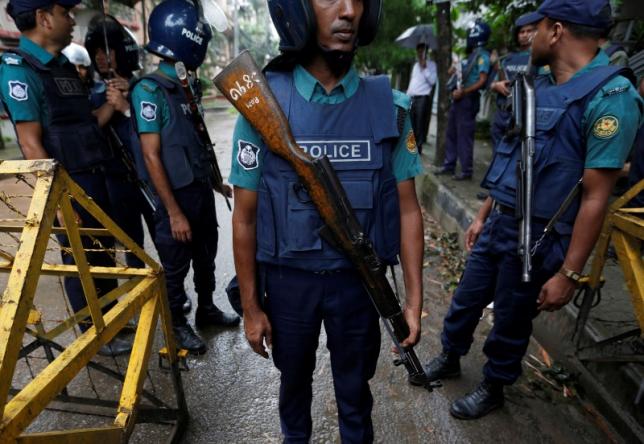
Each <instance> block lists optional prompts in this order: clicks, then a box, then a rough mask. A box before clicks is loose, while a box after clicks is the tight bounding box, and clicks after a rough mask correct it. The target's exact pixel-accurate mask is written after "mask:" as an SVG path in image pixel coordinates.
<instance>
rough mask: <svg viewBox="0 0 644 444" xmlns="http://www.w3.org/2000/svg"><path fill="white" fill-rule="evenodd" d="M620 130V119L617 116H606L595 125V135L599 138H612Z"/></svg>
mask: <svg viewBox="0 0 644 444" xmlns="http://www.w3.org/2000/svg"><path fill="white" fill-rule="evenodd" d="M618 131H619V120H618V119H617V117H615V116H604V117H600V118H599V119H597V121H596V122H595V124H594V125H593V136H595V137H597V138H598V139H610V138H611V137H613V136H614V135H615V134H617V132H618Z"/></svg>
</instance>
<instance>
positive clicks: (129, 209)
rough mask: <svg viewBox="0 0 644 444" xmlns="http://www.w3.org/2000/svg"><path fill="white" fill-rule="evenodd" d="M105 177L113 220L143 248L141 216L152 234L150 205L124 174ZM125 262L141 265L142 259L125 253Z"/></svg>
mask: <svg viewBox="0 0 644 444" xmlns="http://www.w3.org/2000/svg"><path fill="white" fill-rule="evenodd" d="M106 179H107V192H108V194H109V199H110V206H111V208H112V213H111V216H112V218H113V219H114V222H116V224H117V225H118V226H119V227H121V229H122V230H123V231H125V233H126V234H127V235H128V236H129V237H130V238H132V240H133V241H134V242H136V243H137V244H138V245H139V246H140V247H141V248H143V222H142V221H141V216H143V218H144V220H145V222H146V224H147V226H148V231H149V232H150V233H151V234H152V235H154V220H153V215H152V209H151V208H150V205H149V204H148V203H147V202H146V201H145V199H144V198H143V195H142V194H141V190H139V188H138V186H137V185H136V184H135V183H133V182H131V181H130V180H128V178H127V176H126V175H124V174H110V173H108V174H107V175H106ZM125 262H126V263H127V265H128V266H130V267H136V268H141V267H143V261H142V260H141V259H139V258H138V257H136V256H135V255H134V254H132V253H127V254H126V255H125Z"/></svg>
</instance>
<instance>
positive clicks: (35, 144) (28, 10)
mask: <svg viewBox="0 0 644 444" xmlns="http://www.w3.org/2000/svg"><path fill="white" fill-rule="evenodd" d="M76 4H78V1H77V0H57V1H51V0H11V1H10V2H9V4H8V5H7V12H8V14H9V15H10V16H11V17H12V19H13V20H14V22H15V23H16V27H17V28H18V30H20V32H21V34H22V35H21V36H20V42H19V46H18V49H15V50H11V51H7V52H5V53H4V54H3V56H2V63H1V64H0V85H2V87H1V89H0V97H1V98H2V101H3V103H4V105H5V107H6V109H7V111H8V113H9V116H10V118H11V121H12V123H13V125H14V128H15V130H16V135H17V137H18V142H19V144H20V148H21V150H22V153H23V156H24V157H25V158H26V159H46V158H54V159H56V160H57V161H59V162H60V163H61V164H62V165H63V166H64V167H65V169H66V170H67V171H68V172H69V174H70V175H71V177H72V179H73V180H74V181H75V182H76V183H77V184H78V185H80V187H81V188H82V189H83V190H84V191H85V192H86V193H87V194H88V195H89V196H90V197H92V199H93V200H94V201H95V202H96V203H97V204H98V205H99V206H100V207H101V208H103V209H104V210H106V211H108V212H109V201H108V198H107V191H106V188H105V177H104V174H103V164H104V162H105V160H106V159H107V158H108V157H109V150H108V149H107V145H106V143H105V140H104V139H103V137H102V134H101V131H100V129H99V127H98V124H97V117H98V118H99V119H101V118H105V116H106V115H109V114H111V113H112V112H113V111H114V108H113V105H112V104H111V103H106V104H105V105H104V106H103V107H101V109H99V110H97V112H96V115H97V117H95V116H94V115H93V114H92V109H91V107H90V103H89V100H88V90H87V88H86V86H85V84H84V83H83V82H82V81H81V79H80V78H79V77H78V73H77V72H76V69H75V67H74V65H72V64H71V63H70V62H69V61H68V59H67V58H66V57H65V56H64V55H62V54H61V51H62V49H63V48H65V47H66V46H67V45H68V44H69V43H70V41H71V38H72V30H73V27H74V24H75V23H74V19H73V17H72V13H71V8H72V7H74V6H75V5H76ZM58 79H65V82H60V81H58ZM74 210H75V211H76V213H77V216H78V218H79V221H80V223H81V224H82V225H83V226H84V227H90V228H91V227H98V226H100V225H99V224H98V222H97V221H96V220H94V218H93V217H91V216H90V214H89V213H88V212H86V211H85V210H84V209H83V208H82V207H80V206H79V205H76V204H74ZM59 221H61V223H62V219H61V218H60V217H59ZM59 240H60V242H61V243H62V244H63V245H67V239H66V237H65V236H59ZM83 241H84V243H85V244H86V246H87V247H90V246H91V242H89V240H88V239H83ZM101 242H102V243H103V245H104V246H105V247H107V248H111V247H113V243H112V242H110V240H109V239H102V240H101ZM62 256H63V262H64V263H66V264H73V257H72V255H71V254H69V253H63V254H62ZM88 259H89V261H90V263H92V264H93V265H104V266H113V265H114V261H113V260H112V258H111V257H110V255H109V254H107V253H96V252H95V253H88ZM95 285H96V289H97V293H98V295H99V296H101V295H104V294H106V293H107V292H109V291H110V290H112V289H113V288H115V287H116V281H115V280H114V279H97V280H95ZM65 291H66V293H67V297H68V299H69V301H70V304H71V306H72V308H73V310H74V311H78V310H81V309H82V308H84V307H85V305H86V301H85V297H84V293H83V289H82V286H81V284H80V280H79V279H78V278H70V277H68V278H65ZM87 328H88V324H87V323H81V329H82V330H85V329H87ZM130 349H131V344H129V343H127V342H125V341H122V340H120V339H118V338H116V339H114V340H113V341H112V342H111V343H110V344H109V345H108V346H107V347H104V348H103V349H101V353H104V354H113V355H117V354H122V353H126V352H128V351H129V350H130Z"/></svg>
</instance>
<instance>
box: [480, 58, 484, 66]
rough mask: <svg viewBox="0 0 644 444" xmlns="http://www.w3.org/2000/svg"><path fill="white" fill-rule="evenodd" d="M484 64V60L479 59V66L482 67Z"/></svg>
mask: <svg viewBox="0 0 644 444" xmlns="http://www.w3.org/2000/svg"><path fill="white" fill-rule="evenodd" d="M484 63H485V59H484V58H483V57H479V65H483V64H484Z"/></svg>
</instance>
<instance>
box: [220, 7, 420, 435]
mask: <svg viewBox="0 0 644 444" xmlns="http://www.w3.org/2000/svg"><path fill="white" fill-rule="evenodd" d="M381 6H382V2H381V1H380V0H368V1H367V0H364V1H362V0H338V1H334V2H328V1H326V0H299V1H296V2H293V1H290V0H289V1H287V0H277V1H271V2H269V8H270V12H271V16H272V18H273V22H274V24H275V27H276V28H277V30H278V33H279V35H280V39H281V43H280V48H281V52H282V55H281V56H279V57H278V58H277V59H275V60H274V61H273V62H271V63H270V64H269V66H268V67H267V78H268V81H269V83H270V86H271V88H272V90H273V91H274V92H275V94H276V97H277V99H278V101H279V103H280V105H281V108H282V110H283V111H284V113H285V114H286V116H287V117H288V120H289V123H290V126H291V128H292V130H293V133H294V136H295V138H296V140H297V141H298V144H299V145H300V146H301V147H302V149H303V150H305V151H306V152H308V153H309V154H311V155H312V156H322V155H325V154H326V155H327V156H328V157H329V159H330V160H331V162H332V164H333V166H334V168H335V170H336V172H337V173H338V176H339V178H340V181H341V182H342V184H343V185H344V189H345V190H346V193H347V195H348V198H349V200H350V201H351V204H352V206H353V208H354V209H355V211H356V213H357V216H358V219H359V220H360V222H361V223H362V225H363V227H364V229H365V232H366V233H368V234H369V236H370V238H371V240H372V241H373V243H374V245H375V247H376V250H377V252H378V254H379V256H380V257H381V258H382V259H383V261H384V262H385V263H390V264H392V263H394V262H395V261H396V256H397V255H398V254H399V253H400V255H401V263H402V265H403V273H404V276H405V284H406V289H407V291H406V294H407V300H406V303H405V308H404V313H405V318H406V320H407V323H408V324H409V326H410V335H409V337H408V338H407V339H406V340H405V341H404V343H403V344H404V345H411V344H415V343H416V342H417V341H418V339H419V335H420V309H421V305H422V283H421V267H422V254H423V231H422V218H421V214H420V208H419V205H418V201H417V199H416V193H415V187H414V176H416V175H417V174H420V172H421V171H422V168H421V164H420V159H419V155H418V152H417V147H416V143H415V139H414V135H413V134H414V133H413V130H412V127H411V122H410V118H409V116H408V111H409V108H410V100H409V98H408V97H407V96H405V95H403V94H402V93H400V92H397V91H393V93H392V90H391V86H390V84H389V81H388V80H387V78H386V77H368V78H361V77H359V76H358V74H357V72H356V70H355V69H354V68H353V67H352V59H353V56H354V53H355V51H356V48H357V46H358V45H367V44H369V43H370V42H371V41H372V39H373V38H374V35H375V33H376V31H377V28H378V23H379V19H380V9H381ZM302 24H303V25H304V26H300V25H302ZM295 25H298V26H295ZM374 110H377V111H378V112H373V111H374ZM398 117H400V127H399V126H398V120H399V119H398ZM403 117H404V119H403ZM230 182H231V183H232V184H233V185H235V209H234V212H233V246H234V253H235V266H236V270H237V276H238V279H239V285H240V289H241V297H242V307H243V311H244V326H245V330H246V337H247V339H248V341H249V343H250V345H251V347H252V348H253V350H254V351H255V352H257V353H258V354H260V355H262V356H264V357H266V358H267V357H268V352H267V351H266V349H265V345H266V346H268V347H271V346H272V355H273V361H274V364H275V366H276V367H277V368H278V369H279V371H280V373H281V379H280V381H281V385H280V395H279V413H280V419H281V426H282V432H283V434H284V441H285V442H288V443H291V442H307V441H308V440H309V439H310V437H311V399H312V391H311V382H312V378H313V370H314V368H315V359H316V349H317V346H318V339H319V334H320V327H321V325H322V323H324V327H325V331H326V335H327V348H328V349H329V351H330V354H331V368H332V373H333V380H334V387H335V395H336V402H337V406H338V417H339V426H340V437H341V439H342V442H346V443H362V442H371V441H373V427H372V422H371V408H372V403H373V398H372V396H371V393H370V390H369V380H370V379H371V378H372V377H373V375H374V372H375V369H376V363H377V359H378V354H379V349H380V329H379V325H378V315H377V313H376V311H375V309H374V307H373V304H372V303H371V301H370V299H369V296H368V295H367V293H366V292H365V290H364V289H363V286H362V283H361V280H360V278H359V275H358V274H357V272H356V271H355V270H354V268H353V266H352V264H351V263H350V262H349V260H348V259H347V258H346V257H345V256H344V255H343V254H342V253H340V252H338V251H337V250H336V249H334V248H333V247H332V246H331V245H329V244H328V243H326V242H325V241H324V240H323V239H321V237H320V235H319V232H318V229H319V228H320V227H321V226H322V221H321V219H320V216H319V214H318V211H317V210H316V208H315V206H314V205H313V204H312V203H311V200H310V198H309V196H308V195H307V193H306V192H305V191H304V189H303V187H302V186H301V185H300V184H299V182H298V180H297V176H296V174H295V172H294V171H293V169H292V168H291V167H290V166H289V165H288V164H287V163H286V162H285V161H284V160H282V159H281V158H279V157H278V156H276V155H275V154H273V153H270V152H269V151H268V149H267V148H266V146H265V145H264V143H263V142H262V140H261V139H260V137H259V136H258V134H257V133H256V132H255V131H254V130H253V129H252V128H251V127H250V126H249V123H248V122H247V121H246V120H245V119H243V118H240V119H239V120H238V122H237V126H236V128H235V132H234V136H233V160H232V172H231V176H230ZM256 271H258V273H257V274H258V275H259V278H258V279H257V280H256ZM257 281H258V282H259V283H260V286H261V289H258V285H257ZM264 296H265V297H264Z"/></svg>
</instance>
